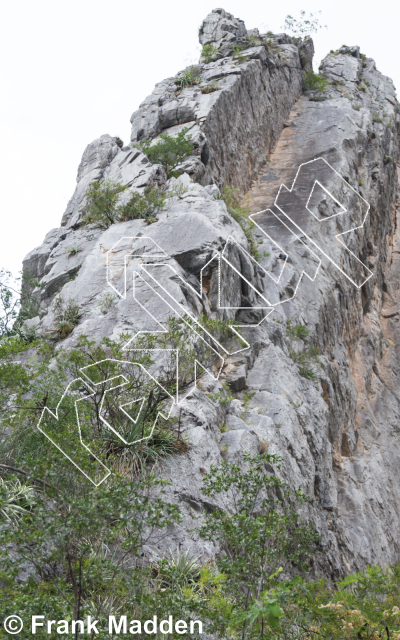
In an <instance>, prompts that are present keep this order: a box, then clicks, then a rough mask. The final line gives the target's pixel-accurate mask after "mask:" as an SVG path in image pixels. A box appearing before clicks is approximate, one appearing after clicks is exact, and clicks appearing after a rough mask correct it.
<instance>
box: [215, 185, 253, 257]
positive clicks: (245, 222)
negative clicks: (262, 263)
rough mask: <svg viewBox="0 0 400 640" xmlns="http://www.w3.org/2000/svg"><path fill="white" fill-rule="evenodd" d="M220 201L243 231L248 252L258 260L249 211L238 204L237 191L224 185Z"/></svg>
mask: <svg viewBox="0 0 400 640" xmlns="http://www.w3.org/2000/svg"><path fill="white" fill-rule="evenodd" d="M221 199H222V200H223V201H224V202H225V204H226V208H227V211H228V213H230V215H231V216H232V218H234V220H236V222H237V223H238V224H240V226H241V227H242V229H243V232H244V235H245V236H246V240H247V242H248V243H249V245H250V250H251V253H252V254H253V256H254V257H255V258H256V259H259V258H260V257H261V256H260V252H259V250H258V242H257V240H256V237H255V235H254V227H255V225H254V223H253V222H252V221H251V220H249V218H248V215H249V213H250V209H249V208H248V207H246V206H243V205H241V204H240V198H239V189H237V188H236V187H232V186H229V185H226V186H225V187H224V188H223V191H222V194H221Z"/></svg>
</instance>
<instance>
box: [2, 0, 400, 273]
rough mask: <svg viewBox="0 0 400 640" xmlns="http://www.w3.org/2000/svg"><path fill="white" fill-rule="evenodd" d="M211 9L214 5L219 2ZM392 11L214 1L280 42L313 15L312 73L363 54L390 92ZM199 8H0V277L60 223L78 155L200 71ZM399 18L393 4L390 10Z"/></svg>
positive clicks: (89, 2)
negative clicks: (158, 88)
mask: <svg viewBox="0 0 400 640" xmlns="http://www.w3.org/2000/svg"><path fill="white" fill-rule="evenodd" d="M217 1H218V0H217ZM396 4H397V3H396V2H394V1H393V0H380V1H379V2H377V3H375V2H374V3H372V2H371V0H369V1H368V0H365V1H363V2H360V1H357V2H355V1H354V0H353V1H349V0H347V1H344V0H336V1H335V2H327V1H326V0H324V1H322V2H318V1H314V0H301V2H299V1H295V0H286V1H285V2H267V0H246V1H243V0H241V1H239V0H224V1H223V3H222V6H223V7H224V9H225V10H226V11H229V12H230V13H233V15H234V16H235V17H237V18H241V19H242V20H244V21H245V24H246V27H247V29H250V28H254V27H259V28H260V27H261V26H262V27H263V28H264V29H265V30H271V31H273V32H274V33H277V32H281V31H282V29H281V26H282V25H283V22H284V19H285V16H286V15H287V14H291V15H294V16H295V17H299V11H300V9H304V10H305V11H307V12H310V11H311V12H316V11H318V10H321V11H322V16H321V23H322V24H327V25H328V29H323V30H321V31H320V32H319V33H318V34H316V35H314V36H313V37H314V43H315V47H316V56H315V58H314V70H317V68H318V64H319V62H320V60H321V58H323V57H324V56H325V55H326V54H327V53H328V52H329V50H330V49H337V48H339V47H340V46H341V45H342V44H347V45H355V44H358V45H360V47H361V52H363V53H365V54H366V55H367V56H368V57H371V58H374V59H375V61H376V64H377V68H378V69H379V70H380V71H381V72H382V73H383V74H385V75H387V76H389V77H391V78H392V79H393V80H394V83H395V85H396V87H400V65H399V62H398V60H399V43H398V31H399V18H400V15H399V14H400V10H399V9H397V15H395V12H396ZM216 6H221V5H218V4H214V3H212V2H209V1H205V0H195V1H194V2H189V1H188V0H167V1H165V0H163V1H160V0H141V1H140V2H138V1H137V0H113V1H112V2H111V1H110V0H109V1H108V2H107V1H105V0H18V2H11V1H10V0H9V1H8V2H6V1H5V0H3V4H2V8H1V9H0V24H1V26H0V51H1V58H0V59H1V64H2V71H1V90H0V92H1V97H0V109H1V118H0V127H1V138H0V139H1V142H2V153H1V158H0V163H1V167H0V189H1V191H0V193H1V197H0V252H1V256H0V268H1V267H4V268H7V269H9V270H11V271H13V272H14V274H17V272H18V271H19V270H20V269H21V268H22V259H23V258H24V256H25V255H26V254H27V253H28V251H30V250H31V249H33V248H34V247H36V246H38V245H39V244H41V243H42V241H43V238H44V236H45V235H46V233H47V232H48V231H49V230H50V229H52V228H54V227H58V226H59V224H60V220H61V216H62V214H63V212H64V210H65V207H66V205H67V202H68V200H69V198H70V197H71V195H72V193H73V190H74V187H75V179H76V171H77V168H78V164H79V162H80V159H81V156H82V153H83V151H84V149H85V147H86V145H87V144H88V143H89V142H91V141H92V140H94V139H95V138H98V137H99V136H100V135H102V134H104V133H109V134H110V135H118V136H120V137H121V138H122V139H123V140H124V143H125V144H126V143H127V142H128V141H129V139H130V122H129V118H130V116H131V113H132V112H133V111H135V110H136V109H137V108H138V106H139V104H140V102H142V100H143V99H144V98H145V97H146V96H147V95H148V94H149V93H151V91H152V89H153V87H154V85H155V83H156V82H159V81H161V80H162V79H164V78H166V77H169V76H172V75H175V74H176V73H177V72H178V71H179V70H181V69H183V68H184V67H185V66H187V65H188V64H190V63H192V62H195V61H197V60H198V56H199V52H200V46H199V44H198V35H197V34H198V28H199V26H200V24H201V21H202V20H203V18H205V16H206V15H207V13H209V12H210V11H211V10H212V9H214V8H216ZM397 6H398V7H399V5H398V4H397Z"/></svg>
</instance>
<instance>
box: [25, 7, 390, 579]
mask: <svg viewBox="0 0 400 640" xmlns="http://www.w3.org/2000/svg"><path fill="white" fill-rule="evenodd" d="M200 31H201V33H200V42H201V43H202V44H213V45H214V46H215V47H216V49H217V50H218V51H219V56H220V57H219V58H218V59H217V60H215V61H214V62H211V63H208V64H204V63H202V64H201V65H199V70H198V73H199V74H200V77H201V81H200V82H199V84H196V85H195V86H192V87H187V88H184V89H183V90H181V91H177V90H176V89H177V85H176V83H175V81H176V80H178V79H179V77H180V75H181V74H178V77H177V78H168V79H167V80H165V81H163V82H161V83H159V84H158V85H157V86H156V88H155V90H154V92H153V93H152V94H151V95H150V96H149V97H148V98H146V100H145V101H144V102H143V103H142V105H141V106H140V108H139V110H138V111H136V112H135V113H134V114H133V116H132V118H131V122H132V143H135V142H136V141H138V140H141V139H144V138H149V137H150V138H152V137H154V139H155V140H157V136H159V135H160V133H162V132H163V131H167V132H168V133H171V134H174V133H176V132H178V131H179V130H180V129H181V128H182V127H183V126H186V127H188V129H189V132H190V134H191V135H192V137H193V140H194V142H195V153H194V155H193V156H191V157H190V158H188V159H186V160H185V162H184V164H183V166H182V169H183V170H186V171H185V173H184V174H183V175H182V176H181V177H180V178H179V179H178V180H175V179H171V180H169V181H168V180H167V178H166V175H165V172H164V169H163V168H162V167H161V166H158V165H152V164H151V163H150V162H149V161H148V159H147V158H146V156H144V154H143V153H141V152H139V151H138V150H137V149H136V148H135V147H134V146H133V144H132V143H130V144H129V145H127V146H126V147H123V148H122V149H121V148H119V146H118V145H117V140H116V139H115V138H111V137H110V136H107V135H106V136H102V137H101V138H99V139H98V140H95V141H94V142H93V143H91V144H90V145H89V146H88V147H87V149H86V150H85V152H84V155H83V158H82V162H81V164H80V166H79V170H78V183H77V188H76V191H75V193H74V195H73V197H72V199H71V201H70V202H69V204H68V207H67V210H66V212H65V214H64V216H63V219H62V226H61V227H60V228H59V229H53V230H52V231H50V232H49V234H48V235H47V236H46V238H45V241H44V243H43V245H41V247H39V248H37V249H34V250H33V251H32V252H31V253H30V254H28V256H27V257H26V259H25V261H24V267H25V268H26V269H28V270H29V271H30V272H31V273H32V274H33V275H34V276H35V277H37V278H38V279H39V280H40V281H41V287H40V288H38V289H37V290H36V291H35V292H34V294H35V295H36V296H37V297H40V299H41V308H42V314H41V318H40V319H35V320H34V321H32V322H33V323H34V324H35V325H36V326H39V327H40V329H39V330H40V331H42V332H50V331H51V330H52V326H53V324H54V302H55V300H56V299H57V297H58V296H60V295H62V296H63V297H64V298H65V299H68V298H74V299H75V300H76V301H77V302H78V303H79V305H80V306H81V308H82V311H83V316H82V319H81V321H80V323H79V325H78V326H77V327H76V328H75V329H74V331H73V332H72V334H71V335H70V336H69V337H68V338H67V340H66V341H64V343H63V344H64V346H68V345H73V344H74V343H75V341H76V338H77V336H78V335H79V334H87V335H89V336H90V337H91V338H96V339H99V338H101V337H102V336H104V335H107V336H112V337H116V336H118V335H119V334H120V333H121V332H127V331H131V332H132V333H134V332H135V331H138V330H140V329H141V328H143V311H142V310H141V309H140V308H139V306H138V304H137V300H135V298H134V297H133V296H132V285H131V284H129V282H131V281H128V287H127V290H126V291H123V287H124V275H125V271H124V269H125V267H124V265H125V262H124V260H125V256H128V255H131V256H132V259H131V262H130V263H129V264H130V267H131V268H132V271H134V270H135V269H140V268H141V265H142V264H143V263H145V264H147V263H149V262H152V261H153V262H154V260H155V257H156V256H159V253H158V252H160V248H161V250H162V252H164V253H163V254H162V255H163V258H162V259H163V263H165V265H167V267H168V269H169V270H167V271H165V274H164V276H163V277H164V280H163V281H162V283H163V287H164V288H165V290H166V291H168V292H170V295H171V296H173V298H174V300H175V302H176V304H179V305H180V309H181V311H180V312H182V313H189V314H194V315H199V314H200V313H205V314H206V315H211V316H213V317H221V318H225V319H226V318H236V319H237V320H238V321H239V322H240V323H241V324H246V325H247V329H245V330H243V332H244V335H245V337H246V339H247V340H248V341H249V343H250V348H249V349H247V351H243V352H241V353H237V354H231V355H230V356H229V357H227V359H226V362H225V368H224V370H223V372H222V374H221V377H220V380H219V381H218V382H215V381H214V382H212V381H211V382H210V381H208V382H206V383H205V384H204V385H203V387H202V388H198V389H196V390H195V392H194V393H193V395H192V396H191V397H189V398H187V399H186V400H185V401H184V402H183V404H182V406H181V408H180V412H181V413H180V416H181V428H182V431H183V432H185V433H186V436H187V438H188V439H189V440H190V442H191V444H192V446H191V448H190V450H189V452H188V453H187V454H185V455H184V456H179V457H177V458H174V459H172V461H170V462H168V464H167V465H166V467H165V470H164V473H165V474H166V475H167V476H168V477H169V478H170V479H171V482H172V484H171V488H170V491H171V495H172V496H173V497H174V499H175V500H176V501H178V502H179V503H180V505H181V507H182V510H183V513H184V519H183V523H182V525H181V526H180V527H179V528H177V529H176V530H175V532H174V535H173V538H172V539H171V540H169V541H166V542H165V545H166V548H168V547H171V546H176V545H181V546H182V547H183V548H185V549H186V548H190V549H191V550H192V551H193V553H201V554H211V553H213V548H212V546H211V545H208V546H207V545H206V546H205V545H204V542H201V541H200V540H199V539H198V538H197V537H196V535H194V534H193V533H192V532H191V531H192V528H193V526H194V525H195V521H194V517H195V516H196V517H197V516H198V515H199V514H200V515H201V513H202V512H203V511H204V510H205V509H210V508H214V506H215V505H210V504H208V503H207V502H205V501H204V497H203V496H202V494H201V493H200V486H201V482H202V473H203V472H204V470H207V469H209V467H210V464H218V463H220V461H221V458H226V459H228V460H235V461H239V462H240V461H241V459H242V458H241V456H242V453H243V451H249V452H250V453H253V454H254V453H256V452H257V451H259V450H262V451H265V450H268V451H270V452H272V453H278V454H280V455H281V456H282V468H281V474H282V476H283V477H284V478H285V479H286V480H287V481H288V482H289V483H290V484H291V485H292V486H293V487H297V486H299V485H300V486H302V488H303V490H304V491H305V492H306V493H308V494H309V495H310V496H311V498H312V500H311V503H310V504H309V505H308V506H307V508H305V512H304V515H305V517H307V518H308V519H309V520H310V521H311V522H313V523H314V525H315V526H316V528H317V529H318V531H319V532H320V534H321V536H322V542H321V551H320V553H319V555H318V556H317V557H316V558H315V570H316V572H317V573H318V572H319V571H320V570H323V571H324V572H325V573H326V574H328V575H331V576H333V577H337V576H338V575H340V574H341V573H343V572H344V571H349V570H352V569H360V568H364V567H365V566H366V564H367V563H372V562H379V563H382V564H384V563H385V562H390V561H395V560H398V559H399V539H400V537H399V536H400V507H399V504H400V467H399V464H398V460H399V454H400V432H399V424H400V422H399V418H400V416H399V413H400V404H399V403H400V396H399V389H400V379H399V377H400V368H399V358H400V352H399V345H400V330H399V324H400V323H399V318H400V316H399V300H398V296H399V286H398V282H399V276H400V262H399V255H400V249H399V246H398V245H399V242H400V239H399V235H398V229H399V222H398V216H399V214H400V209H399V204H398V177H397V171H396V164H397V161H398V158H399V140H398V136H399V129H400V115H399V105H398V103H397V100H396V96H395V91H394V87H393V84H392V82H391V81H390V79H388V78H386V77H385V76H383V75H382V74H381V73H380V72H379V71H377V69H376V67H375V63H374V61H373V60H371V59H369V58H366V57H365V56H364V55H362V54H360V52H359V48H358V47H342V48H341V49H340V50H338V51H337V52H335V53H330V54H329V55H328V56H327V57H326V58H325V60H324V61H323V63H322V66H321V73H322V74H323V75H324V76H325V77H326V78H327V80H328V83H327V84H326V87H325V89H324V90H323V91H316V90H306V91H304V92H303V90H302V87H303V75H304V73H303V72H304V69H309V68H310V59H311V57H312V42H311V41H309V40H308V41H306V42H302V43H300V42H296V41H292V39H291V38H290V37H289V36H285V35H282V34H280V35H279V36H273V37H272V39H273V41H274V46H273V47H270V48H269V49H268V47H267V48H265V47H264V46H259V45H257V46H250V47H249V46H248V45H249V44H251V42H250V43H249V42H248V40H246V38H248V35H249V34H248V33H247V32H246V29H245V26H244V23H243V22H242V21H240V20H237V19H235V18H233V16H231V15H230V14H228V13H226V12H225V11H224V10H223V9H216V10H215V11H213V12H212V13H211V14H210V15H209V16H207V18H206V19H205V20H204V21H203V24H202V27H201V30H200ZM255 32H256V30H253V31H252V32H251V35H253V36H255V37H258V32H257V33H255ZM253 42H254V40H253ZM235 43H242V44H243V45H244V46H247V48H246V49H244V50H243V51H242V52H241V55H242V56H243V57H244V58H239V59H238V58H232V57H231V56H229V55H228V53H229V46H232V45H235ZM247 58H248V59H247ZM213 80H215V83H214V87H215V85H217V87H218V88H217V89H215V90H213V91H212V92H211V93H204V92H203V91H202V90H203V89H204V88H205V87H207V86H208V85H209V84H210V83H211V82H212V81H213ZM267 157H268V160H267ZM101 178H105V179H106V178H109V179H112V180H116V181H118V182H120V183H122V184H123V185H126V186H128V187H129V190H130V191H133V190H139V191H143V189H144V188H145V187H146V186H149V185H152V184H157V185H159V186H161V187H163V188H165V189H166V190H167V193H169V195H170V196H171V197H170V198H169V199H168V201H167V202H168V204H167V208H166V210H165V211H163V212H161V213H159V214H158V216H157V217H158V221H157V222H156V223H154V224H151V225H149V226H148V225H147V224H146V223H145V221H143V220H134V221H130V222H124V223H119V224H115V225H113V226H111V227H110V228H109V229H107V230H106V231H104V232H101V231H99V230H98V229H93V228H88V227H82V226H81V224H80V218H81V213H80V208H81V206H82V203H83V202H84V198H85V193H86V190H87V188H88V185H89V184H90V182H92V181H93V180H97V179H101ZM282 184H284V185H285V187H282V188H281V189H280V187H281V185H282ZM179 185H180V186H179ZM224 185H234V186H236V187H238V188H239V189H240V191H241V193H242V194H243V195H244V194H246V195H247V200H246V201H247V202H248V203H249V205H250V206H251V208H252V211H253V213H254V216H253V219H254V222H255V223H256V225H257V226H256V232H257V237H258V239H259V241H260V256H259V257H258V259H257V262H256V261H255V260H254V258H252V257H251V256H250V249H249V245H248V243H247V240H246V238H245V235H244V233H243V231H242V229H241V227H240V226H239V225H238V224H237V223H236V222H235V220H233V218H232V217H231V216H230V215H229V214H228V212H227V210H226V207H225V204H224V202H223V201H222V200H221V199H219V194H220V189H221V188H222V187H223V186H224ZM277 196H278V197H277ZM285 214H286V215H285ZM340 234H345V235H340ZM339 236H340V239H339ZM71 247H75V248H77V249H79V250H78V251H77V252H73V253H72V252H71V251H70V249H71ZM110 252H111V253H110ZM217 253H219V255H220V261H221V264H223V268H222V269H221V270H219V269H218V264H217V262H218V261H216V262H212V259H213V257H214V256H215V255H216V254H217ZM107 259H109V263H108V264H109V272H108V276H109V277H108V282H107V275H106V263H107ZM208 263H209V267H207V269H206V270H205V271H204V270H203V271H202V269H203V267H204V266H205V265H207V264H208ZM167 267H166V268H167ZM201 275H202V276H204V278H201V277H200V276H201ZM185 283H186V284H185ZM110 285H112V286H113V287H114V294H115V304H114V305H113V306H112V308H111V309H110V311H109V312H108V313H107V314H106V315H104V314H103V313H102V312H101V310H100V303H99V301H100V299H101V296H102V295H103V294H104V293H105V292H110V291H111V288H110ZM187 285H190V286H191V287H192V289H191V290H190V291H191V293H190V292H189V289H188V287H187ZM200 285H201V286H200ZM193 291H194V292H195V293H193ZM196 291H197V293H196ZM188 292H189V293H188ZM122 293H124V294H125V293H126V297H123V296H122ZM118 294H120V295H118ZM152 296H153V297H151V296H150V298H148V299H147V304H148V305H149V306H148V308H149V309H151V310H152V311H154V313H159V314H161V317H159V318H158V319H159V320H160V321H163V320H165V319H166V317H167V312H166V311H165V310H162V309H161V308H158V307H157V298H156V297H155V294H154V295H153V294H152ZM287 320H289V321H290V322H291V324H292V326H297V325H300V324H301V325H305V326H306V327H307V329H308V330H309V331H310V334H309V337H308V338H305V341H306V344H305V345H304V344H303V341H302V340H301V339H299V338H296V336H295V334H293V332H292V334H291V333H290V331H288V330H287ZM299 335H300V334H299ZM303 337H304V336H303ZM310 346H314V347H318V348H319V355H318V356H316V355H315V352H313V353H314V356H312V357H313V360H312V362H311V361H310V362H311V364H310V363H309V364H308V365H307V366H308V370H307V367H306V366H305V364H304V362H303V363H302V361H301V357H300V358H299V357H298V356H296V354H299V353H300V352H302V351H303V349H306V350H309V348H310ZM310 367H311V373H310ZM313 372H314V373H313ZM221 382H227V383H228V385H229V387H230V389H231V392H232V394H233V395H234V399H233V400H232V399H231V400H230V402H224V403H223V404H221V403H219V402H218V401H217V400H215V395H216V394H218V393H220V394H221V393H222V392H223V388H222V386H221ZM210 390H211V391H212V392H213V394H214V395H212V394H211V395H210V394H209V395H207V391H210ZM213 398H214V399H213ZM162 551H163V550H162V549H160V550H159V552H160V553H162ZM149 552H150V551H149ZM153 553H157V550H155V551H154V550H153Z"/></svg>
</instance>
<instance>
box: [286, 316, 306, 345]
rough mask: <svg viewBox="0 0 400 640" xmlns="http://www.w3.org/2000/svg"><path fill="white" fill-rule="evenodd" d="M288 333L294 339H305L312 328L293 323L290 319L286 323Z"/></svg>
mask: <svg viewBox="0 0 400 640" xmlns="http://www.w3.org/2000/svg"><path fill="white" fill-rule="evenodd" d="M286 334H287V335H288V336H289V337H290V338H292V339H293V340H303V341H305V340H306V339H307V337H308V336H309V335H310V329H307V327H305V326H304V325H302V324H295V325H292V323H291V322H290V320H288V321H287V323H286Z"/></svg>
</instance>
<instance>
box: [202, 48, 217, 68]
mask: <svg viewBox="0 0 400 640" xmlns="http://www.w3.org/2000/svg"><path fill="white" fill-rule="evenodd" d="M218 56H219V51H218V49H217V48H216V47H214V45H213V44H203V48H202V50H201V57H202V58H203V61H204V63H205V64H209V63H210V62H214V61H215V60H217V58H218Z"/></svg>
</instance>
